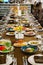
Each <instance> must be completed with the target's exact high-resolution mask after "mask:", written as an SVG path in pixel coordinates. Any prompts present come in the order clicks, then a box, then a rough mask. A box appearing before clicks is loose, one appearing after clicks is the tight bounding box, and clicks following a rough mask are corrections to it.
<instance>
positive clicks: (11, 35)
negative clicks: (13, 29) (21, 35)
mask: <svg viewBox="0 0 43 65" xmlns="http://www.w3.org/2000/svg"><path fill="white" fill-rule="evenodd" d="M6 35H8V36H13V35H14V34H10V33H9V32H8V33H6Z"/></svg>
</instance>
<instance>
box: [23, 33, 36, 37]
mask: <svg viewBox="0 0 43 65" xmlns="http://www.w3.org/2000/svg"><path fill="white" fill-rule="evenodd" d="M24 35H25V36H35V35H36V34H35V33H34V32H25V33H24Z"/></svg>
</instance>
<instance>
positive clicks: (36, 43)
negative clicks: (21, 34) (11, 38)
mask: <svg viewBox="0 0 43 65" xmlns="http://www.w3.org/2000/svg"><path fill="white" fill-rule="evenodd" d="M28 44H30V45H39V44H41V41H37V40H32V41H29V42H28Z"/></svg>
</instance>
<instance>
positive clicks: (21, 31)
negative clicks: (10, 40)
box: [14, 26, 25, 39]
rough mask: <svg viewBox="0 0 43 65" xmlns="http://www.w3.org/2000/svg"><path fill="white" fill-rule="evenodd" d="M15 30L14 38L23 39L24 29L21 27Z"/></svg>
mask: <svg viewBox="0 0 43 65" xmlns="http://www.w3.org/2000/svg"><path fill="white" fill-rule="evenodd" d="M14 30H15V38H16V39H24V32H25V31H24V27H23V26H17V27H15V28H14Z"/></svg>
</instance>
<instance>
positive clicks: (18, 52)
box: [2, 32, 43, 65]
mask: <svg viewBox="0 0 43 65" xmlns="http://www.w3.org/2000/svg"><path fill="white" fill-rule="evenodd" d="M39 34H43V32H39ZM2 37H3V38H5V39H10V40H11V41H12V44H14V42H15V37H14V36H6V32H5V33H4V34H3V35H2ZM30 40H36V38H35V37H34V36H32V37H24V41H26V42H28V41H30ZM37 53H40V52H37ZM37 53H35V54H37ZM31 55H32V54H31ZM31 55H30V54H27V53H24V52H22V51H21V49H20V48H17V47H15V50H14V57H16V58H17V65H23V59H22V57H24V56H27V58H28V57H29V56H31ZM11 65H12V64H11ZM28 65H31V64H30V63H28Z"/></svg>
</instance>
